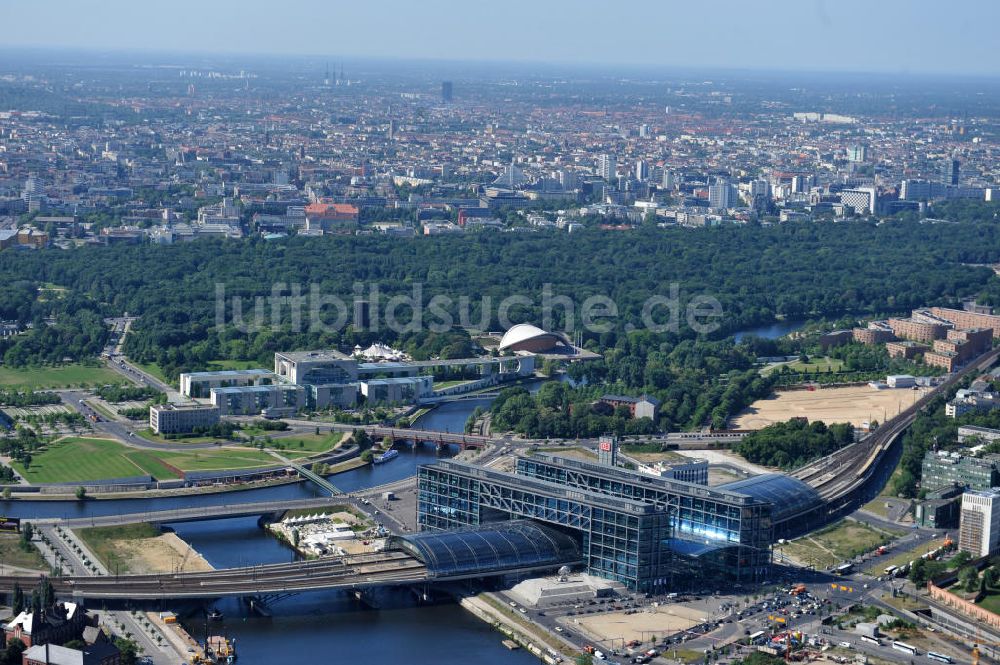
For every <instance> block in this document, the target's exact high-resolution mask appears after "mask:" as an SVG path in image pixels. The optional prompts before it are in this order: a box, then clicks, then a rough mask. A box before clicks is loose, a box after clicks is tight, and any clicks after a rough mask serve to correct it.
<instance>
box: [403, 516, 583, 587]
mask: <svg viewBox="0 0 1000 665" xmlns="http://www.w3.org/2000/svg"><path fill="white" fill-rule="evenodd" d="M393 544H394V545H396V546H398V547H401V548H402V549H404V550H406V551H408V552H410V553H412V554H413V555H414V556H415V557H417V558H418V559H420V560H421V561H422V562H423V563H424V564H425V565H426V566H427V570H428V573H429V574H430V575H431V576H432V577H437V576H449V577H456V576H461V575H486V574H489V573H494V572H497V571H517V570H532V569H536V568H541V567H555V566H559V565H562V564H579V563H580V561H581V555H580V548H579V545H578V544H577V543H576V541H575V540H574V539H573V538H572V537H570V536H568V535H566V534H565V533H562V532H560V531H556V530H555V529H551V528H548V527H545V526H544V525H541V524H538V523H536V522H532V521H531V520H514V521H510V522H498V523H493V524H486V525H482V526H477V527H467V528H465V529H458V530H454V531H425V532H424V533H418V534H411V535H406V536H398V537H395V538H394V539H393Z"/></svg>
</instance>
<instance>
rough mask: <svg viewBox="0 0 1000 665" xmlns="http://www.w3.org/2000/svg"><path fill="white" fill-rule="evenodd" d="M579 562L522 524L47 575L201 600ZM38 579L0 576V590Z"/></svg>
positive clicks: (559, 541)
mask: <svg viewBox="0 0 1000 665" xmlns="http://www.w3.org/2000/svg"><path fill="white" fill-rule="evenodd" d="M581 562H582V556H581V554H580V548H579V546H578V545H577V543H576V541H575V540H574V539H573V538H571V537H570V536H567V535H566V534H563V533H561V532H559V531H556V530H554V529H552V528H550V527H547V526H545V525H542V524H537V523H535V522H531V521H529V520H516V521H511V522H500V523H496V524H488V525H482V526H477V527H470V528H466V529H459V530H456V531H436V532H427V533H418V534H411V535H407V536H394V537H392V538H391V539H390V540H389V542H388V546H387V549H386V550H385V551H383V552H372V553H367V554H355V555H347V556H344V557H337V558H323V559H313V560H309V561H298V562H294V563H280V564H268V565H261V566H252V567H244V568H226V569H221V570H211V571H205V572H194V573H160V574H147V575H115V576H110V575H106V576H95V577H85V576H73V577H53V578H51V582H52V586H53V588H54V589H55V591H56V594H57V595H58V596H59V597H60V598H67V599H68V598H76V599H103V600H113V599H132V600H161V599H180V598H189V599H202V598H219V597H222V596H249V595H262V594H287V593H300V592H305V591H320V590H328V589H345V590H354V589H364V588H370V587H379V586H408V585H416V584H430V583H437V582H449V581H454V580H464V579H477V578H482V577H490V576H495V575H508V574H524V573H535V572H541V571H545V570H554V569H557V568H559V567H561V566H564V565H574V564H579V563H581ZM37 583H38V578H37V577H35V576H29V575H9V576H2V577H0V592H2V593H12V592H13V590H14V587H15V586H20V588H22V589H30V588H32V587H34V586H35V585H36V584H37Z"/></svg>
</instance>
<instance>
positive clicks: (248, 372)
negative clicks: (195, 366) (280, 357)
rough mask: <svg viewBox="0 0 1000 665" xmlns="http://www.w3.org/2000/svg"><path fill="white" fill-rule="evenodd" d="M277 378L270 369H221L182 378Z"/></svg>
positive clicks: (189, 374)
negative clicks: (268, 376)
mask: <svg viewBox="0 0 1000 665" xmlns="http://www.w3.org/2000/svg"><path fill="white" fill-rule="evenodd" d="M267 375H270V376H275V374H274V372H272V371H271V370H269V369H257V368H254V369H220V370H215V371H211V372H185V373H184V374H181V376H190V377H191V378H197V379H212V378H216V377H224V376H267Z"/></svg>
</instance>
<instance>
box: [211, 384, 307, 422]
mask: <svg viewBox="0 0 1000 665" xmlns="http://www.w3.org/2000/svg"><path fill="white" fill-rule="evenodd" d="M212 405H213V406H215V407H218V409H219V413H220V414H221V415H223V416H233V415H262V414H265V412H266V414H267V415H278V416H286V415H292V414H294V413H296V412H298V411H299V410H301V409H304V408H305V407H306V389H305V388H304V387H303V386H297V385H295V384H291V383H282V384H278V385H261V386H230V387H228V388H212Z"/></svg>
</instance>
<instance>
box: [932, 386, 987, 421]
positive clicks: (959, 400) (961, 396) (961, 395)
mask: <svg viewBox="0 0 1000 665" xmlns="http://www.w3.org/2000/svg"><path fill="white" fill-rule="evenodd" d="M997 408H1000V399H998V395H997V394H996V393H991V392H974V391H970V390H959V391H958V392H957V393H956V394H955V397H953V398H952V399H951V400H950V401H949V402H948V403H947V404H945V405H944V414H945V415H946V416H948V417H949V418H958V417H959V416H964V415H965V414H966V413H986V412H988V411H992V410H993V409H997Z"/></svg>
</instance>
